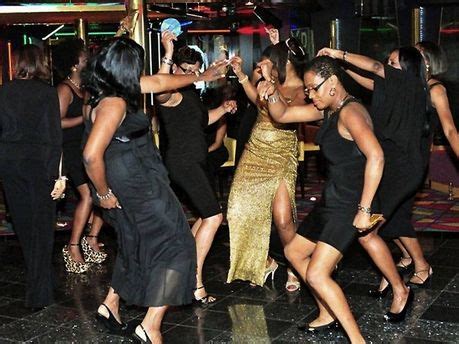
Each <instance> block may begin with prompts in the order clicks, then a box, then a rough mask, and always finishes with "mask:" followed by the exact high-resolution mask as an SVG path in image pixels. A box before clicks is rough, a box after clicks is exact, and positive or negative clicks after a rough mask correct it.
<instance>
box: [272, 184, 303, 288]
mask: <svg viewBox="0 0 459 344" xmlns="http://www.w3.org/2000/svg"><path fill="white" fill-rule="evenodd" d="M291 204H292V203H291V200H290V195H289V193H288V190H287V186H286V185H285V182H284V181H282V182H281V183H280V185H279V188H278V190H277V192H276V195H275V196H274V200H273V218H274V224H275V225H276V228H277V231H278V233H279V237H280V239H281V242H282V245H283V246H284V247H285V245H286V244H288V243H289V242H290V241H291V240H292V239H293V238H294V237H295V234H296V226H295V223H294V222H293V217H292V214H293V211H292V205H291ZM267 266H269V265H267ZM297 282H298V278H297V277H296V276H295V274H294V273H293V271H292V270H291V269H290V268H287V284H286V289H287V290H288V291H295V290H297V289H298V285H297V284H296V283H297ZM287 286H289V287H288V288H287Z"/></svg>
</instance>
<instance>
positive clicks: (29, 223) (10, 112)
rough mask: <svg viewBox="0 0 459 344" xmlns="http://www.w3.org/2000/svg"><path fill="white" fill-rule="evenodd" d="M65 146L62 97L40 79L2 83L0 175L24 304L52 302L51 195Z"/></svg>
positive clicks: (53, 206)
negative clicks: (18, 253)
mask: <svg viewBox="0 0 459 344" xmlns="http://www.w3.org/2000/svg"><path fill="white" fill-rule="evenodd" d="M61 147H62V130H61V123H60V115H59V99H58V96H57V91H56V89H55V88H53V87H51V86H49V85H47V84H46V83H44V82H42V81H39V80H35V79H32V80H18V79H17V80H13V81H12V82H8V83H6V84H5V85H3V86H1V87H0V178H1V179H2V184H3V188H4V191H5V196H6V201H7V203H8V206H9V211H10V214H11V218H12V221H13V226H14V230H15V232H16V234H17V236H18V239H19V242H20V244H21V247H22V251H23V253H24V258H25V263H26V264H25V265H26V280H27V289H26V298H25V303H26V306H29V307H44V306H47V305H49V304H51V303H53V300H54V297H53V288H54V279H53V269H52V253H53V247H54V228H55V224H56V202H54V201H53V200H52V199H51V196H50V193H51V190H52V189H53V185H54V179H55V178H56V177H57V174H58V164H59V158H60V155H61Z"/></svg>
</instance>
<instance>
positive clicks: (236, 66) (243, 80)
mask: <svg viewBox="0 0 459 344" xmlns="http://www.w3.org/2000/svg"><path fill="white" fill-rule="evenodd" d="M230 64H231V67H232V68H233V71H234V74H236V76H237V78H238V80H239V83H240V84H241V85H242V87H243V88H244V92H245V94H246V95H247V98H249V100H250V101H251V102H252V103H254V104H255V103H256V102H257V89H256V88H255V86H254V85H253V84H252V83H251V82H250V80H249V76H248V75H246V74H244V72H243V71H242V59H241V58H240V57H239V56H234V57H233V58H232V59H231V60H230Z"/></svg>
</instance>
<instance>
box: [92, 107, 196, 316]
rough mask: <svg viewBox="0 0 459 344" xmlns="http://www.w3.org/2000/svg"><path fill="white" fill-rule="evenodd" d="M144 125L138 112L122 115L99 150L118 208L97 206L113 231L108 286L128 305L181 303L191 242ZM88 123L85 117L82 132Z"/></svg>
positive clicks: (192, 270)
mask: <svg viewBox="0 0 459 344" xmlns="http://www.w3.org/2000/svg"><path fill="white" fill-rule="evenodd" d="M149 125H150V121H149V120H148V118H147V116H145V114H144V113H142V112H138V113H135V114H128V115H127V116H126V118H125V119H124V121H123V123H122V124H121V126H120V127H119V128H118V129H117V131H116V133H115V135H114V137H113V139H112V141H111V142H110V145H109V146H108V147H107V150H106V151H105V158H104V161H105V168H106V176H107V181H108V185H109V186H110V188H111V189H112V190H113V193H114V194H115V195H116V197H117V198H118V200H119V202H120V204H121V206H122V209H111V210H106V209H103V210H104V215H105V216H104V219H105V220H106V221H107V222H108V223H110V224H111V225H112V226H113V227H114V228H115V230H116V232H117V235H118V255H117V258H116V263H115V267H114V271H113V277H112V284H111V286H112V287H113V289H114V290H115V291H116V292H117V293H118V294H119V295H120V296H121V297H122V298H123V299H124V300H125V301H126V302H127V303H128V304H134V305H138V306H144V307H156V306H163V305H182V304H187V303H190V302H191V300H192V291H193V288H195V285H196V244H195V241H194V238H193V235H192V234H191V230H190V227H189V225H188V222H187V220H186V217H185V214H184V213H183V210H182V207H181V204H180V202H179V201H178V200H177V198H176V197H175V195H174V193H173V192H172V190H171V188H170V187H169V180H168V177H167V172H166V169H165V168H164V165H163V163H162V161H161V157H160V154H159V152H158V150H157V148H156V146H155V145H154V144H153V138H152V136H151V131H150V130H149ZM91 127H92V122H91V121H90V120H86V132H87V134H88V133H89V131H90V130H91ZM93 199H97V198H96V197H94V198H93Z"/></svg>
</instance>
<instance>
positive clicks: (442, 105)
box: [430, 85, 459, 157]
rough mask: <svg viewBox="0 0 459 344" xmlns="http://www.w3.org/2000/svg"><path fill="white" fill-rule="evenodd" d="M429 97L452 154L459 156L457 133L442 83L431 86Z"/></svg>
mask: <svg viewBox="0 0 459 344" xmlns="http://www.w3.org/2000/svg"><path fill="white" fill-rule="evenodd" d="M430 99H431V101H432V105H433V107H434V108H435V109H436V110H437V113H438V118H439V119H440V123H441V127H442V129H443V133H444V134H445V136H446V138H447V139H448V142H449V144H450V145H451V148H452V149H453V151H454V154H456V157H459V134H458V132H457V129H456V125H455V124H454V121H453V115H452V113H451V109H450V107H449V102H448V96H447V94H446V89H445V87H444V86H443V85H436V86H434V87H432V89H431V90H430Z"/></svg>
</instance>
